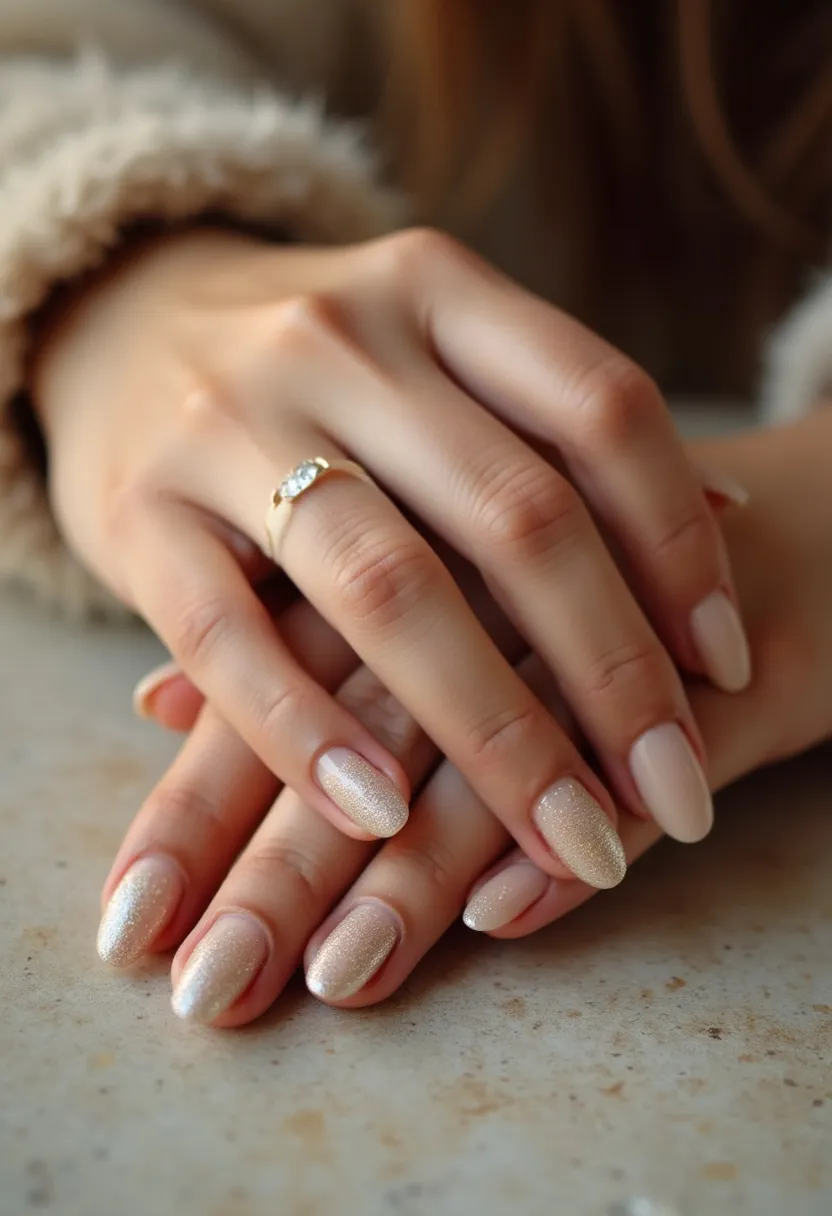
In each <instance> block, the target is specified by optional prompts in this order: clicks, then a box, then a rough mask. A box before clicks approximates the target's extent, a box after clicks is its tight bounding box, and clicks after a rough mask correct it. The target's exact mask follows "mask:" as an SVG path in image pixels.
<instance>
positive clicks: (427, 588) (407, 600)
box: [334, 537, 438, 629]
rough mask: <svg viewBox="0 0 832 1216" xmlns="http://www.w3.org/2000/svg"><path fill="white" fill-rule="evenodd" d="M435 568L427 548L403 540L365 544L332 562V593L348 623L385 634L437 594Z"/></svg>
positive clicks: (357, 543) (364, 542) (369, 541)
mask: <svg viewBox="0 0 832 1216" xmlns="http://www.w3.org/2000/svg"><path fill="white" fill-rule="evenodd" d="M437 566H438V563H437V562H436V561H435V560H433V559H432V558H431V556H430V553H429V551H428V550H427V549H426V548H423V547H422V546H421V545H419V544H415V543H412V542H410V541H408V540H406V539H403V540H395V539H388V538H386V537H378V538H377V539H376V540H373V539H365V540H362V541H360V542H356V543H355V544H353V545H351V546H350V547H349V548H348V549H347V551H346V552H345V553H344V554H343V555H342V556H341V557H340V560H338V561H336V563H335V567H334V569H335V574H334V589H335V594H336V596H337V597H338V599H339V602H340V603H341V605H342V607H343V608H344V610H345V611H346V612H347V614H348V615H349V617H350V619H351V620H353V621H355V622H356V623H359V624H361V625H362V626H368V627H373V628H377V629H389V628H390V627H392V626H395V625H396V624H397V623H398V622H399V621H400V620H401V619H402V618H403V617H404V616H406V615H407V614H408V613H409V612H410V611H411V609H412V608H413V607H414V606H415V605H416V604H418V603H419V602H420V601H422V600H423V599H424V598H425V597H428V596H430V595H431V593H432V592H434V591H435V589H436V585H437V581H438V572H437Z"/></svg>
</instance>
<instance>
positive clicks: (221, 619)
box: [170, 595, 232, 671]
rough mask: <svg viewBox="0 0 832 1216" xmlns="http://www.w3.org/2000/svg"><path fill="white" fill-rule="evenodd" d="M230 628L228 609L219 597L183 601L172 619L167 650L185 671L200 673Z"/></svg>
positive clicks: (221, 643) (222, 642) (227, 634)
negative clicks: (169, 647)
mask: <svg viewBox="0 0 832 1216" xmlns="http://www.w3.org/2000/svg"><path fill="white" fill-rule="evenodd" d="M231 628H232V620H231V612H230V609H229V605H228V604H227V603H226V601H225V600H224V599H223V598H222V597H221V596H219V595H214V596H204V597H201V598H197V599H194V600H192V601H186V602H185V603H184V604H183V605H182V606H181V607H180V609H179V611H178V612H177V613H176V614H175V615H174V618H173V623H172V625H171V629H170V646H171V650H172V652H173V654H174V655H175V657H176V658H177V659H178V660H179V663H180V665H181V666H182V667H183V668H184V669H185V670H186V671H188V670H194V671H199V670H204V668H205V666H206V665H207V664H208V663H209V662H210V660H211V658H212V656H213V655H214V654H215V653H216V651H217V649H218V648H219V647H220V646H222V645H223V644H224V642H225V641H226V639H227V638H228V636H229V634H230V632H231Z"/></svg>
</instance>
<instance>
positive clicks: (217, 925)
mask: <svg viewBox="0 0 832 1216" xmlns="http://www.w3.org/2000/svg"><path fill="white" fill-rule="evenodd" d="M268 955H269V938H268V935H267V933H266V930H265V929H264V927H263V925H261V923H260V921H259V920H257V919H256V918H255V917H253V916H247V915H246V914H245V913H242V912H224V913H223V914H222V915H221V916H218V917H217V919H216V920H215V921H214V923H213V925H212V926H211V928H210V929H209V930H208V932H207V933H206V934H205V936H204V937H203V938H202V939H201V941H199V942H198V943H197V945H196V947H195V948H194V950H193V953H192V954H191V956H190V958H189V959H188V961H187V963H186V964H185V967H184V969H183V971H182V974H181V975H180V977H179V983H178V984H177V985H176V988H175V989H174V992H173V996H172V997H171V1008H172V1009H173V1012H174V1013H175V1014H176V1016H177V1017H178V1018H182V1019H184V1020H185V1021H190V1022H200V1023H201V1024H202V1025H205V1026H207V1025H208V1024H209V1023H211V1022H213V1021H214V1019H215V1018H218V1017H219V1015H220V1014H221V1013H225V1011H226V1009H230V1008H231V1006H232V1005H233V1004H234V1002H235V1001H237V1000H238V999H239V998H240V997H241V996H242V994H243V993H244V992H245V990H246V989H247V988H248V987H249V986H250V984H251V983H252V981H253V980H254V977H255V976H256V975H257V973H258V972H259V971H260V969H261V968H262V966H263V964H264V963H265V961H266V959H267V958H268Z"/></svg>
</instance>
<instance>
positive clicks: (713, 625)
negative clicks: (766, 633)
mask: <svg viewBox="0 0 832 1216" xmlns="http://www.w3.org/2000/svg"><path fill="white" fill-rule="evenodd" d="M690 626H691V632H692V633H693V639H694V641H695V643H696V646H697V648H698V650H699V654H700V657H701V659H702V662H703V664H704V665H705V670H706V672H707V673H708V676H709V678H710V679H711V681H712V682H713V683H714V684H715V685H716V686H717V688H721V689H722V691H723V692H742V690H743V689H744V688H747V687H748V685H749V683H750V681H751V651H750V650H749V646H748V639H747V638H746V636H745V630H744V629H743V627H742V621H741V620H740V614H739V613H738V612H737V610H736V608H735V607H734V605H733V604H732V603H731V601H730V600H729V598H728V596H727V595H726V594H725V593H724V592H723V591H714V592H713V593H712V594H711V595H709V596H708V597H707V598H706V599H704V600H703V601H702V603H701V604H698V605H697V607H696V608H694V610H693V612H692V613H691V617H690Z"/></svg>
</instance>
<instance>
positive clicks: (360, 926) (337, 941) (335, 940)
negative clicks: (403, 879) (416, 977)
mask: <svg viewBox="0 0 832 1216" xmlns="http://www.w3.org/2000/svg"><path fill="white" fill-rule="evenodd" d="M400 936H401V926H400V924H399V919H398V917H397V916H396V914H395V913H394V912H393V911H392V909H391V908H388V907H387V905H386V904H383V903H380V902H378V901H375V900H374V901H372V902H368V903H363V904H357V905H356V907H354V908H353V909H352V911H351V912H348V913H347V915H346V916H345V917H344V919H343V920H342V921H341V923H340V924H339V925H336V927H335V928H334V929H333V930H332V932H331V933H330V935H329V937H327V938H326V940H325V941H324V942H323V943H322V945H321V946H320V947H319V948H318V953H317V954H316V955H315V957H314V959H313V960H312V962H311V964H310V966H309V969H308V971H307V972H306V985H307V987H308V988H309V991H310V992H312V993H314V994H315V996H319V997H323V998H324V999H325V1000H327V1001H345V1000H346V999H347V997H350V996H354V995H355V994H356V992H360V991H361V989H362V988H363V987H364V985H365V984H366V983H367V981H368V980H370V979H372V977H373V976H374V975H375V973H376V972H377V971H378V969H379V967H380V966H381V965H382V963H384V962H386V960H387V959H388V958H389V957H390V955H391V954H392V953H393V950H394V948H395V946H396V943H397V942H398V940H399V937H400Z"/></svg>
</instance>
